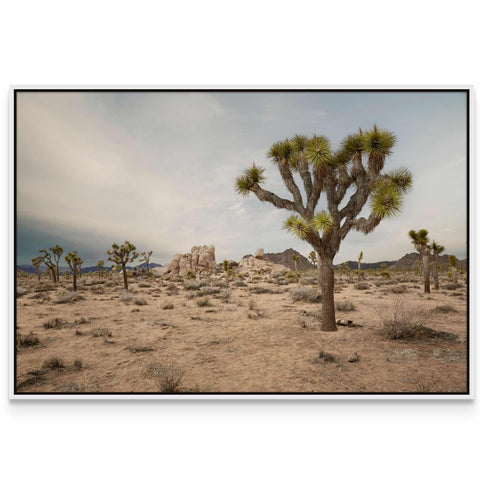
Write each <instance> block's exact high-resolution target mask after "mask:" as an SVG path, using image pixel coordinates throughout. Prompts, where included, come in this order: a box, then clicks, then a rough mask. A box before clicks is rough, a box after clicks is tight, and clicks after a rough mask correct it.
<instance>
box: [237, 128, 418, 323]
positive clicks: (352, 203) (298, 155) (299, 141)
mask: <svg viewBox="0 0 480 480" xmlns="http://www.w3.org/2000/svg"><path fill="white" fill-rule="evenodd" d="M394 144H395V136H394V135H393V133H391V132H388V131H386V130H380V129H378V128H377V127H376V126H375V127H373V128H372V129H371V130H369V131H368V132H365V133H363V132H362V131H359V132H358V133H356V134H353V135H349V136H348V137H347V138H346V139H345V140H344V141H343V142H342V144H341V146H340V148H339V149H337V150H336V151H333V150H332V148H331V146H330V142H329V141H328V139H327V138H325V137H323V136H317V135H314V136H313V137H310V138H308V137H305V136H302V135H296V136H295V137H293V138H291V139H286V140H284V141H282V142H277V143H275V144H273V145H272V147H271V149H270V150H269V152H268V157H269V158H271V159H272V160H273V162H274V163H275V165H276V166H277V167H278V170H279V173H280V175H281V177H282V180H283V183H284V184H285V186H286V187H287V189H288V191H289V192H290V194H291V196H292V199H287V198H282V197H279V196H278V195H276V194H275V193H272V192H270V191H268V190H265V189H264V188H262V186H261V185H262V184H263V183H264V182H265V169H264V168H262V167H259V166H257V165H256V164H253V166H252V167H250V168H247V169H246V170H245V171H244V172H243V175H240V176H239V177H238V178H237V179H236V184H235V189H236V191H237V192H238V193H239V194H240V195H243V196H247V195H249V194H250V193H254V194H255V195H256V197H257V198H258V199H259V200H260V201H262V202H269V203H271V204H272V205H273V206H275V207H276V208H280V209H285V210H289V211H291V212H294V213H293V214H292V215H290V217H288V218H287V220H286V221H285V224H284V226H285V228H286V229H287V230H289V231H290V232H291V233H293V234H294V235H296V236H297V237H299V238H301V239H302V240H305V241H306V242H308V243H309V244H310V245H311V246H312V247H313V249H314V250H315V252H316V254H317V259H318V265H317V268H318V270H319V275H320V278H321V290H322V325H321V328H322V330H324V331H334V330H336V329H337V327H336V322H335V302H334V272H333V259H334V258H335V255H336V254H337V252H338V250H339V248H340V244H341V242H342V240H343V239H344V238H345V237H346V236H347V234H348V232H349V231H350V230H351V229H354V230H357V231H361V232H363V233H365V234H368V233H370V232H371V231H373V230H374V229H375V227H376V226H377V225H378V224H379V223H380V222H381V221H382V220H383V219H385V218H388V217H393V216H395V215H397V214H398V213H399V212H400V208H401V206H402V197H403V194H404V193H405V192H407V191H408V190H409V189H410V187H411V184H412V175H411V174H410V172H409V171H408V170H407V169H400V170H396V171H393V172H390V173H382V170H383V167H384V164H385V160H386V158H387V157H388V156H389V155H391V153H392V148H393V146H394ZM294 173H298V174H299V176H300V178H301V180H302V183H303V190H304V197H305V201H304V200H303V198H302V193H301V191H300V188H299V186H298V185H297V183H296V182H295V180H294V176H293V174H294ZM350 188H353V189H354V191H353V194H352V195H351V197H350V198H349V199H348V201H347V202H343V200H344V199H345V195H346V194H347V191H348V190H349V189H350ZM322 193H323V194H324V195H325V197H326V204H327V206H328V210H321V211H316V208H317V206H318V203H319V201H320V197H321V195H322ZM368 200H370V210H371V213H370V215H369V216H368V218H364V217H358V216H359V214H360V212H361V211H362V209H363V207H364V205H365V204H366V203H367V201H368ZM342 202H343V203H342ZM340 204H344V206H343V207H341V208H340Z"/></svg>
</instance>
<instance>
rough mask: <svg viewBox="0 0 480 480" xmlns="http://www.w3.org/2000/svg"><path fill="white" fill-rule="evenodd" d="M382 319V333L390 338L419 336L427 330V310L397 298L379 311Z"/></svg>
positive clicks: (398, 338) (399, 338)
mask: <svg viewBox="0 0 480 480" xmlns="http://www.w3.org/2000/svg"><path fill="white" fill-rule="evenodd" d="M377 314H378V315H379V317H380V319H381V320H382V330H381V332H382V335H383V336H384V337H385V338H387V339H388V340H401V339H411V338H419V337H421V336H423V335H422V334H423V333H424V331H425V327H424V323H425V316H426V314H425V311H424V310H421V309H419V308H418V307H415V306H412V305H410V304H409V303H408V302H406V301H405V300H403V299H401V298H396V299H395V300H394V301H393V302H392V304H391V305H390V307H389V308H382V309H381V310H378V311H377Z"/></svg>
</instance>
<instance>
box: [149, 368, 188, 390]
mask: <svg viewBox="0 0 480 480" xmlns="http://www.w3.org/2000/svg"><path fill="white" fill-rule="evenodd" d="M143 375H144V376H148V377H153V378H155V379H156V381H157V386H158V389H159V391H160V392H162V393H178V392H180V386H181V384H182V380H183V377H184V375H185V370H183V369H182V368H180V367H178V366H177V365H175V364H174V363H173V362H168V363H166V364H163V363H153V364H149V365H146V366H145V367H144V369H143Z"/></svg>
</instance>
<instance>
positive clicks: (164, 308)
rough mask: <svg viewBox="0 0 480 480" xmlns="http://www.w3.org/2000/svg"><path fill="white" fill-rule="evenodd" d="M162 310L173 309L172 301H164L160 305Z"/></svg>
mask: <svg viewBox="0 0 480 480" xmlns="http://www.w3.org/2000/svg"><path fill="white" fill-rule="evenodd" d="M162 309H163V310H173V303H164V304H163V305H162Z"/></svg>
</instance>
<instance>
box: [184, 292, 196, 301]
mask: <svg viewBox="0 0 480 480" xmlns="http://www.w3.org/2000/svg"><path fill="white" fill-rule="evenodd" d="M185 297H186V298H187V300H192V299H194V298H195V294H194V293H193V292H188V293H187V294H186V295H185Z"/></svg>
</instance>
